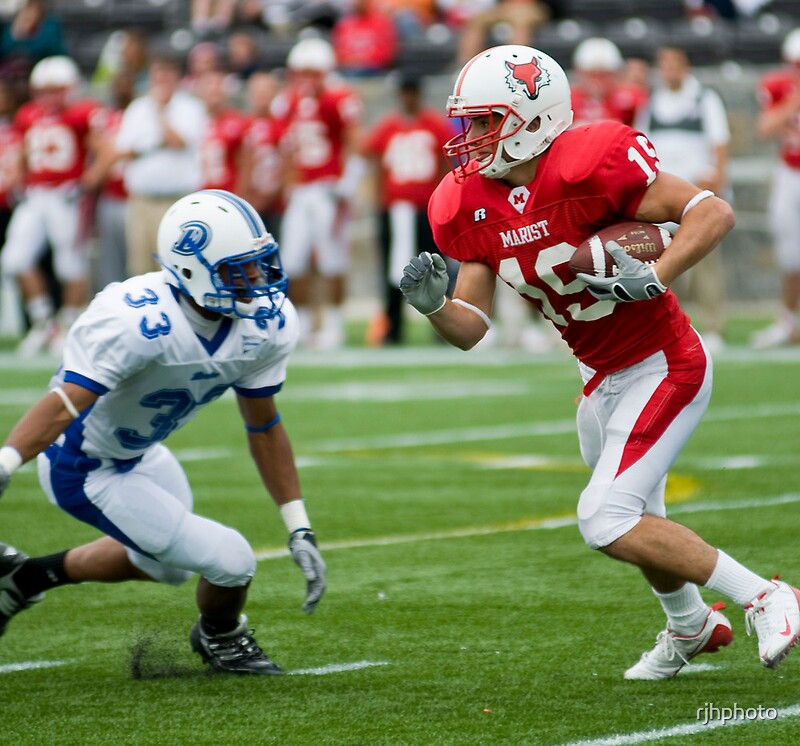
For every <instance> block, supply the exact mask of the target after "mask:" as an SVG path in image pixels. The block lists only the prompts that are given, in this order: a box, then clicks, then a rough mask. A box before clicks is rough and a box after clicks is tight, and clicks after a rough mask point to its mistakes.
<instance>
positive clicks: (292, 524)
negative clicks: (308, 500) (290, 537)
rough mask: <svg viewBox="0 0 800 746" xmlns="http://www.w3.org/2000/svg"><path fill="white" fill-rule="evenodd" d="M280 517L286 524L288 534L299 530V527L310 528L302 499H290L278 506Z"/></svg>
mask: <svg viewBox="0 0 800 746" xmlns="http://www.w3.org/2000/svg"><path fill="white" fill-rule="evenodd" d="M279 508H280V511H281V517H282V518H283V522H284V523H285V524H286V528H287V529H288V530H289V533H290V534H293V533H294V532H295V531H299V530H300V529H301V528H306V529H308V530H309V531H310V530H311V522H310V521H309V520H308V514H307V513H306V506H305V503H304V502H303V501H302V500H292V501H291V502H288V503H284V504H283V505H281V506H279Z"/></svg>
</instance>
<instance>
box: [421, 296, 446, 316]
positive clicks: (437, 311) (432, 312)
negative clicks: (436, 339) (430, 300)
mask: <svg viewBox="0 0 800 746" xmlns="http://www.w3.org/2000/svg"><path fill="white" fill-rule="evenodd" d="M445 303H447V296H445V297H444V298H442V305H441V306H439V308H437V309H435V310H434V311H428V313H426V314H424V315H425V316H433V314H435V313H439V311H441V310H442V309H443V308H444V304H445Z"/></svg>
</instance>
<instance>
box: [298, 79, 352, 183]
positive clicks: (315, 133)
mask: <svg viewBox="0 0 800 746" xmlns="http://www.w3.org/2000/svg"><path fill="white" fill-rule="evenodd" d="M286 103H287V108H286V111H285V113H284V115H283V116H282V122H285V123H286V130H285V138H284V142H285V144H286V146H287V149H288V152H289V154H290V157H291V162H292V166H293V167H294V169H295V177H296V180H297V182H298V183H299V184H307V183H308V182H312V181H319V180H321V179H336V178H338V177H339V176H341V175H342V170H343V169H344V152H345V135H346V132H347V129H348V128H349V127H351V126H353V125H356V124H357V123H358V122H359V121H360V120H361V113H362V108H363V107H362V104H361V99H360V98H359V97H358V96H357V95H356V93H355V92H354V91H352V90H350V89H349V88H337V89H326V90H324V91H323V92H322V93H321V94H320V96H319V97H317V98H314V97H311V96H303V97H298V96H296V95H294V94H293V92H290V93H289V95H288V97H287V102H286Z"/></svg>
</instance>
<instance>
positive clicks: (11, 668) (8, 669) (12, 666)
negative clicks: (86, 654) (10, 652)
mask: <svg viewBox="0 0 800 746" xmlns="http://www.w3.org/2000/svg"><path fill="white" fill-rule="evenodd" d="M68 663H70V661H23V662H22V663H6V664H5V665H3V666H0V673H15V672H16V671H32V670H34V669H36V668H56V667H58V666H66V665H67V664H68Z"/></svg>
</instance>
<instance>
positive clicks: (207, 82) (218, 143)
mask: <svg viewBox="0 0 800 746" xmlns="http://www.w3.org/2000/svg"><path fill="white" fill-rule="evenodd" d="M227 78H228V76H227V74H226V73H224V72H222V71H221V70H208V71H206V72H204V73H203V75H202V76H201V77H200V80H199V81H198V93H199V96H200V100H201V101H202V102H203V103H204V104H205V105H206V111H207V112H208V129H207V130H206V134H205V137H204V138H203V141H202V143H201V145H200V167H201V169H202V174H203V187H202V188H203V189H224V190H225V191H226V192H232V191H233V190H234V189H235V188H236V183H237V180H238V174H239V168H240V166H241V158H242V143H243V141H244V135H245V132H247V129H248V127H249V126H250V118H249V117H248V116H247V115H246V114H243V113H242V112H241V111H239V110H238V109H234V108H233V107H231V106H230V104H229V101H228V92H227V91H226V89H225V86H226V80H227Z"/></svg>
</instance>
